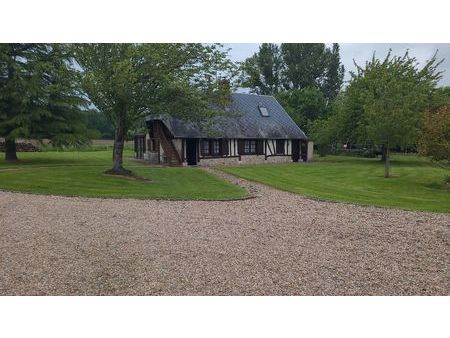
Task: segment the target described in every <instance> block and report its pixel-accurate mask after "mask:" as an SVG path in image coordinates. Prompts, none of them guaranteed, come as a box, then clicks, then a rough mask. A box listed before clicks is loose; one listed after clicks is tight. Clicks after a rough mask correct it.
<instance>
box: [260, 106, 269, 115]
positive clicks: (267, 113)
mask: <svg viewBox="0 0 450 338" xmlns="http://www.w3.org/2000/svg"><path fill="white" fill-rule="evenodd" d="M258 108H259V111H260V113H261V115H262V116H269V111H268V110H267V108H266V107H264V106H261V105H260V106H259V107H258Z"/></svg>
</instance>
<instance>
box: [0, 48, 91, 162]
mask: <svg viewBox="0 0 450 338" xmlns="http://www.w3.org/2000/svg"><path fill="white" fill-rule="evenodd" d="M70 60H71V55H70V53H69V48H68V46H67V45H57V44H0V136H2V137H4V138H5V158H6V160H17V154H16V144H15V143H16V139H17V138H34V139H38V140H42V139H43V138H47V139H50V142H51V143H53V144H56V145H62V144H80V143H85V142H87V141H88V140H87V134H86V128H85V124H84V121H83V119H82V110H83V105H84V103H85V101H84V100H83V98H82V96H81V93H80V91H79V82H78V78H77V72H76V71H75V70H74V69H73V67H72V65H71V62H70Z"/></svg>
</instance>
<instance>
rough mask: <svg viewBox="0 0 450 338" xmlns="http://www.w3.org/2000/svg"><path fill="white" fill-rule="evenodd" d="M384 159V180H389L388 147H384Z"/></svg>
mask: <svg viewBox="0 0 450 338" xmlns="http://www.w3.org/2000/svg"><path fill="white" fill-rule="evenodd" d="M385 149H386V157H385V160H384V178H389V171H390V167H391V163H390V159H389V146H388V145H386V148H385Z"/></svg>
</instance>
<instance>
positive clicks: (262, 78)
mask: <svg viewBox="0 0 450 338" xmlns="http://www.w3.org/2000/svg"><path fill="white" fill-rule="evenodd" d="M241 72H242V75H241V86H243V87H247V88H250V90H251V91H252V92H254V93H257V94H266V95H267V94H269V95H275V96H276V98H277V99H278V100H279V101H280V103H281V104H282V105H283V106H284V107H285V108H286V110H287V112H288V113H289V115H290V116H291V117H292V119H293V120H294V121H295V122H296V123H297V124H298V125H299V126H301V127H302V128H303V129H304V130H305V131H306V132H308V129H309V124H311V123H313V122H314V121H315V120H316V119H318V118H323V117H324V116H325V115H326V114H327V113H329V112H330V109H331V106H332V103H333V101H334V100H335V98H336V97H337V95H338V93H339V91H340V89H341V86H342V81H343V77H344V66H343V65H341V62H340V56H339V45H338V44H336V43H335V44H333V46H332V47H331V48H327V47H326V46H325V44H323V43H314V44H311V43H282V44H281V45H280V46H278V45H276V44H269V43H264V44H261V46H260V48H259V51H258V52H257V53H255V54H254V55H253V56H251V57H250V58H248V59H247V60H245V61H244V62H243V64H242V65H241Z"/></svg>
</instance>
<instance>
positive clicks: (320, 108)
mask: <svg viewBox="0 0 450 338" xmlns="http://www.w3.org/2000/svg"><path fill="white" fill-rule="evenodd" d="M275 96H276V98H277V100H278V101H279V102H280V103H281V105H282V106H283V107H284V108H285V109H286V111H287V112H288V113H289V115H290V116H291V117H292V119H293V120H294V122H295V123H297V124H298V125H299V126H302V127H303V129H304V131H305V132H308V123H310V122H311V121H314V120H316V119H317V118H319V117H322V116H323V115H324V114H325V113H326V110H327V102H326V100H325V97H324V95H323V93H322V92H321V91H320V90H319V89H317V88H315V87H306V88H303V89H292V90H289V91H284V92H280V93H278V94H276V95H275Z"/></svg>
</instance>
